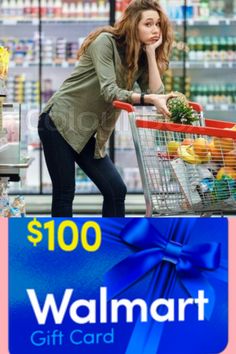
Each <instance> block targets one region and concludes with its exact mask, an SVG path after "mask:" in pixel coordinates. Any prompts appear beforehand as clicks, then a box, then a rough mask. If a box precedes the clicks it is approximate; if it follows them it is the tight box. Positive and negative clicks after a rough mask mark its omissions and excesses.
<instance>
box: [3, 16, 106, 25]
mask: <svg viewBox="0 0 236 354" xmlns="http://www.w3.org/2000/svg"><path fill="white" fill-rule="evenodd" d="M86 23H88V24H91V23H92V24H94V25H96V24H97V25H98V26H102V25H103V24H104V25H105V24H107V18H91V17H90V18H82V17H78V18H75V19H73V18H69V19H68V18H65V19H63V18H59V19H42V24H49V25H50V24H52V25H55V24H56V25H65V24H67V25H68V24H69V25H70V24H71V25H79V24H81V25H84V24H86ZM38 24H39V20H38V19H37V18H34V19H2V20H0V25H3V26H18V25H23V26H25V25H31V26H37V25H38Z"/></svg>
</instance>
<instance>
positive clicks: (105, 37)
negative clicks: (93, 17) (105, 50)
mask: <svg viewBox="0 0 236 354" xmlns="http://www.w3.org/2000/svg"><path fill="white" fill-rule="evenodd" d="M93 42H94V43H99V44H102V43H115V37H114V35H113V34H112V33H109V32H102V33H100V34H99V35H98V36H97V37H96V38H95V39H94V41H93Z"/></svg>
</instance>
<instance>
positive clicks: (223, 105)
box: [221, 104, 229, 112]
mask: <svg viewBox="0 0 236 354" xmlns="http://www.w3.org/2000/svg"><path fill="white" fill-rule="evenodd" d="M228 109H229V106H228V105H227V104H222V105H221V111H226V112H227V111H228Z"/></svg>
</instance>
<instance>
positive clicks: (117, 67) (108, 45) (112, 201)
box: [38, 0, 172, 217]
mask: <svg viewBox="0 0 236 354" xmlns="http://www.w3.org/2000/svg"><path fill="white" fill-rule="evenodd" d="M171 44H172V29H171V25H170V23H169V20H168V18H167V17H166V15H165V13H164V12H163V10H162V8H161V7H160V5H159V2H158V1H155V0H134V1H132V2H131V3H130V4H129V6H128V7H127V9H126V11H125V12H124V14H123V16H122V18H121V19H119V21H117V22H116V23H115V25H114V27H110V26H107V27H103V28H101V29H97V30H96V31H94V32H92V33H91V34H90V35H89V36H88V37H87V38H86V39H85V41H84V43H83V45H82V46H81V48H80V50H79V52H78V58H79V63H78V65H77V66H76V67H75V69H74V71H73V72H72V74H71V75H70V77H69V78H68V79H66V80H65V81H64V83H63V84H62V86H61V87H60V89H59V90H58V91H57V92H56V93H55V94H54V95H53V97H52V98H51V99H50V100H49V102H48V103H47V105H46V107H45V108H44V111H43V112H42V114H41V115H40V119H39V124H38V131H39V136H40V139H41V141H42V145H43V149H44V154H45V159H46V164H47V168H48V171H49V174H50V177H51V180H52V186H53V200H52V216H54V217H55V216H61V217H70V216H72V203H73V199H74V193H75V162H76V163H77V164H78V165H79V166H80V168H81V169H82V170H83V171H84V172H85V173H86V175H87V176H88V177H89V178H90V179H91V180H92V181H93V182H94V183H95V184H96V186H97V187H98V188H99V190H100V191H101V193H102V195H103V197H104V200H103V209H102V215H103V216H117V217H122V216H124V215H125V207H124V203H125V196H126V186H125V184H124V182H123V181H122V179H121V176H120V175H119V173H118V172H117V170H116V168H115V166H114V165H113V163H112V161H111V160H110V158H109V157H108V156H107V155H106V154H105V152H104V148H105V144H106V142H107V140H108V139H109V137H110V135H111V133H112V131H113V129H114V127H115V123H116V121H117V119H118V117H119V113H120V112H118V111H117V110H115V109H114V108H113V106H112V101H113V100H120V101H124V102H130V103H133V104H135V103H144V102H145V103H151V104H153V105H155V106H156V108H157V109H158V111H159V112H160V113H162V114H164V115H169V112H168V109H167V107H166V101H167V98H168V97H170V96H171V95H163V94H162V93H163V91H164V88H163V83H162V80H161V75H162V74H163V72H164V71H165V70H166V69H167V67H168V56H169V53H170V48H171ZM135 82H136V83H137V84H138V85H139V87H140V89H141V92H142V94H140V93H138V92H135V91H134V90H133V86H134V83H135ZM136 86H137V85H136ZM144 94H145V95H144Z"/></svg>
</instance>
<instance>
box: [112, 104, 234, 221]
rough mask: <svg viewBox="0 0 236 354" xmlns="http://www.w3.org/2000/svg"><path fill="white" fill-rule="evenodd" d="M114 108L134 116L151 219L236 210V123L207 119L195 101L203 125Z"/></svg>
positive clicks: (152, 112) (122, 106) (135, 109)
mask: <svg viewBox="0 0 236 354" xmlns="http://www.w3.org/2000/svg"><path fill="white" fill-rule="evenodd" d="M113 104H114V107H115V108H118V109H122V110H126V111H127V112H128V116H129V120H130V125H131V131H132V135H133V140H134V146H135V151H136V155H137V161H138V167H139V170H140V176H141V180H142V185H143V191H144V197H145V202H146V216H152V215H156V216H161V215H176V214H205V215H208V214H211V213H220V214H223V213H228V212H232V211H233V210H236V131H234V130H232V128H233V127H234V123H231V122H223V121H218V120H209V119H206V120H205V121H204V119H203V113H202V107H201V106H200V105H199V104H197V103H194V102H191V103H190V104H191V106H192V107H193V108H194V109H195V110H196V111H197V112H198V114H199V117H200V120H199V123H198V125H197V126H192V125H184V124H175V123H170V122H165V121H163V120H160V118H161V116H160V115H158V114H157V113H156V111H155V110H154V108H153V107H146V106H143V107H134V106H132V105H130V104H127V103H124V102H119V101H115V102H114V103H113ZM162 118H163V117H162ZM203 124H204V126H203Z"/></svg>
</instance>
